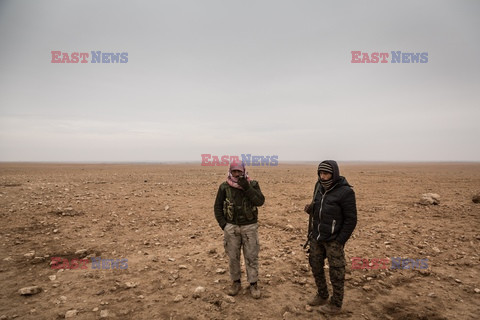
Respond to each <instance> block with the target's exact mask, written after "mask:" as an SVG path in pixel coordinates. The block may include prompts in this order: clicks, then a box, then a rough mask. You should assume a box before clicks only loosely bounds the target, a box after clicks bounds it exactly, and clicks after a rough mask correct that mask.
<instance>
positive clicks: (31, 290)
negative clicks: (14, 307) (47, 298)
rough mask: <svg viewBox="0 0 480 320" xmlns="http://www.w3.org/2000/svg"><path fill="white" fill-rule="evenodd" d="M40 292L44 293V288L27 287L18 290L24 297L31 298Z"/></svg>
mask: <svg viewBox="0 0 480 320" xmlns="http://www.w3.org/2000/svg"><path fill="white" fill-rule="evenodd" d="M40 292H42V288H40V287H38V286H31V287H25V288H21V289H20V290H18V293H20V294H21V295H22V296H31V295H34V294H37V293H40Z"/></svg>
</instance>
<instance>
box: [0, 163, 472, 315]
mask: <svg viewBox="0 0 480 320" xmlns="http://www.w3.org/2000/svg"><path fill="white" fill-rule="evenodd" d="M316 167H317V164H316V163H304V164H284V163H281V162H280V165H279V166H276V167H248V171H249V173H250V176H251V177H252V178H254V179H256V180H258V181H259V183H260V187H261V189H262V191H263V193H264V194H265V197H266V203H265V205H264V206H263V207H262V208H260V219H259V234H260V243H261V252H260V282H259V286H260V288H261V290H262V294H263V296H262V298H261V299H259V300H254V299H252V297H251V296H250V295H249V293H248V292H247V291H246V290H245V291H244V292H243V293H242V294H240V295H239V296H237V297H234V298H232V297H229V296H227V295H226V288H227V287H228V285H229V284H230V280H229V277H228V264H227V259H226V256H225V254H224V250H223V234H222V231H221V229H220V228H219V227H218V225H217V223H216V221H215V219H214V216H213V202H214V197H215V195H216V192H217V189H218V186H219V184H220V183H221V182H222V181H224V179H225V176H226V171H227V168H226V167H202V166H201V165H200V164H35V163H2V164H0V217H1V225H0V236H1V237H0V241H1V246H0V279H1V287H0V301H1V302H0V319H62V318H73V319H100V318H106V319H337V318H338V319H403V320H415V319H421V320H431V319H432V320H441V319H479V318H480V289H479V288H480V280H479V279H480V267H479V265H480V246H479V243H480V229H479V227H480V204H477V203H474V202H473V201H472V197H474V196H475V195H476V194H478V193H479V192H480V163H340V169H341V173H342V175H344V176H346V177H347V179H348V181H349V182H350V184H352V185H353V186H354V190H355V192H356V196H357V208H358V224H357V228H356V230H355V232H354V234H353V236H352V238H351V239H350V240H349V241H348V242H347V244H346V247H345V251H346V258H347V276H346V277H347V278H346V288H345V292H346V293H345V300H344V309H343V313H342V314H340V315H338V316H335V317H333V316H327V317H326V316H323V315H321V314H320V313H319V312H318V311H317V308H311V307H308V306H307V305H306V301H307V300H308V299H309V298H311V297H312V296H313V295H314V294H315V290H316V288H315V286H314V282H313V277H312V275H311V271H310V270H309V266H308V262H307V255H306V252H305V250H303V248H302V245H303V243H304V242H305V236H306V232H307V224H308V216H307V214H305V213H304V212H303V211H302V210H303V207H304V205H305V204H306V203H308V202H309V201H310V199H311V195H312V192H313V185H314V182H315V180H316ZM425 193H435V194H438V195H439V196H440V203H439V204H437V205H431V204H426V205H422V204H419V201H420V199H421V197H422V194H425ZM354 257H360V258H362V259H367V262H368V261H371V259H391V258H392V257H401V258H404V259H406V258H409V259H427V261H428V268H427V269H419V268H414V269H411V268H410V269H392V268H391V266H388V268H387V269H372V265H370V266H368V264H366V265H365V267H366V268H365V269H352V267H351V259H352V258H354ZM52 258H58V259H61V260H60V261H62V264H60V265H59V264H57V265H55V264H54V265H52V264H51V262H52ZM74 259H87V260H88V263H85V264H84V265H82V264H83V262H79V264H78V265H77V264H76V263H75V262H74V263H72V261H73V260H74ZM92 259H93V260H95V259H102V260H105V261H108V259H113V261H114V262H115V261H116V262H118V260H122V261H123V262H124V264H123V267H122V268H121V267H120V266H122V264H120V265H119V266H118V267H117V268H115V269H112V267H111V261H110V263H109V264H105V266H103V265H102V267H101V268H99V265H98V264H92ZM123 259H126V261H128V263H125V262H126V261H125V260H123ZM64 260H66V261H68V263H67V264H63V261H64ZM59 268H62V269H59ZM70 268H72V269H70ZM243 280H244V283H245V277H244V279H243ZM26 287H36V288H30V289H24V290H27V291H21V289H22V288H26ZM200 287H201V288H200ZM28 290H30V291H29V292H28ZM22 293H24V294H22ZM25 293H31V294H25Z"/></svg>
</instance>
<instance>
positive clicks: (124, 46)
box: [0, 0, 480, 164]
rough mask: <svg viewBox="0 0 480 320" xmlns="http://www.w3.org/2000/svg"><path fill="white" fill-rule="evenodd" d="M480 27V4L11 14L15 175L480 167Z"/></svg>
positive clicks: (33, 9)
mask: <svg viewBox="0 0 480 320" xmlns="http://www.w3.org/2000/svg"><path fill="white" fill-rule="evenodd" d="M479 17H480V1H470V0H465V1H459V0H455V1H438V0H432V1H400V2H399V1H384V0H382V1H357V0H354V1H328V2H327V1H324V2H322V1H319V0H314V1H301V0H295V1H293V0H291V1H281V0H280V1H279V0H272V1H261V0H257V1H225V0H217V1H210V0H208V1H205V0H192V1H179V0H175V1H129V2H126V1H85V0H82V1H13V0H12V1H1V0H0V161H201V156H200V155H201V154H204V153H209V154H212V155H218V156H221V155H240V154H242V153H250V154H253V155H264V156H267V155H278V160H279V163H280V164H281V162H282V161H287V160H303V161H310V160H313V161H319V160H322V159H327V158H328V159H337V160H340V161H348V160H365V161H369V160H377V161H385V160H386V161H417V160H418V161H456V160H459V161H480V143H479V137H480V125H479V121H480V19H479ZM51 51H62V52H67V53H73V52H89V53H90V52H91V51H102V52H114V53H117V52H119V53H121V52H127V53H128V62H127V63H113V64H96V63H95V64H94V63H90V60H91V57H90V58H88V60H89V63H84V64H82V63H77V64H75V63H70V64H67V63H65V64H63V63H58V64H57V63H51V60H52V55H51ZM351 51H362V52H368V53H373V52H388V53H390V52H391V51H402V52H412V53H421V52H428V62H427V63H400V64H398V63H395V64H392V63H391V62H390V60H391V58H389V59H388V61H389V62H388V63H376V64H373V63H371V64H368V63H364V64H362V63H358V64H357V63H351V60H352V55H351Z"/></svg>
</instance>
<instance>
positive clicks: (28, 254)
mask: <svg viewBox="0 0 480 320" xmlns="http://www.w3.org/2000/svg"><path fill="white" fill-rule="evenodd" d="M23 256H24V257H25V258H28V259H31V258H33V257H34V256H35V251H33V250H32V251H30V252H28V253H25V254H24V255H23Z"/></svg>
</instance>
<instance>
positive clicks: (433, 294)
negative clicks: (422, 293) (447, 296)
mask: <svg viewBox="0 0 480 320" xmlns="http://www.w3.org/2000/svg"><path fill="white" fill-rule="evenodd" d="M428 296H429V297H430V298H435V297H436V296H437V295H436V294H435V292H430V293H429V294H428Z"/></svg>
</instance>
